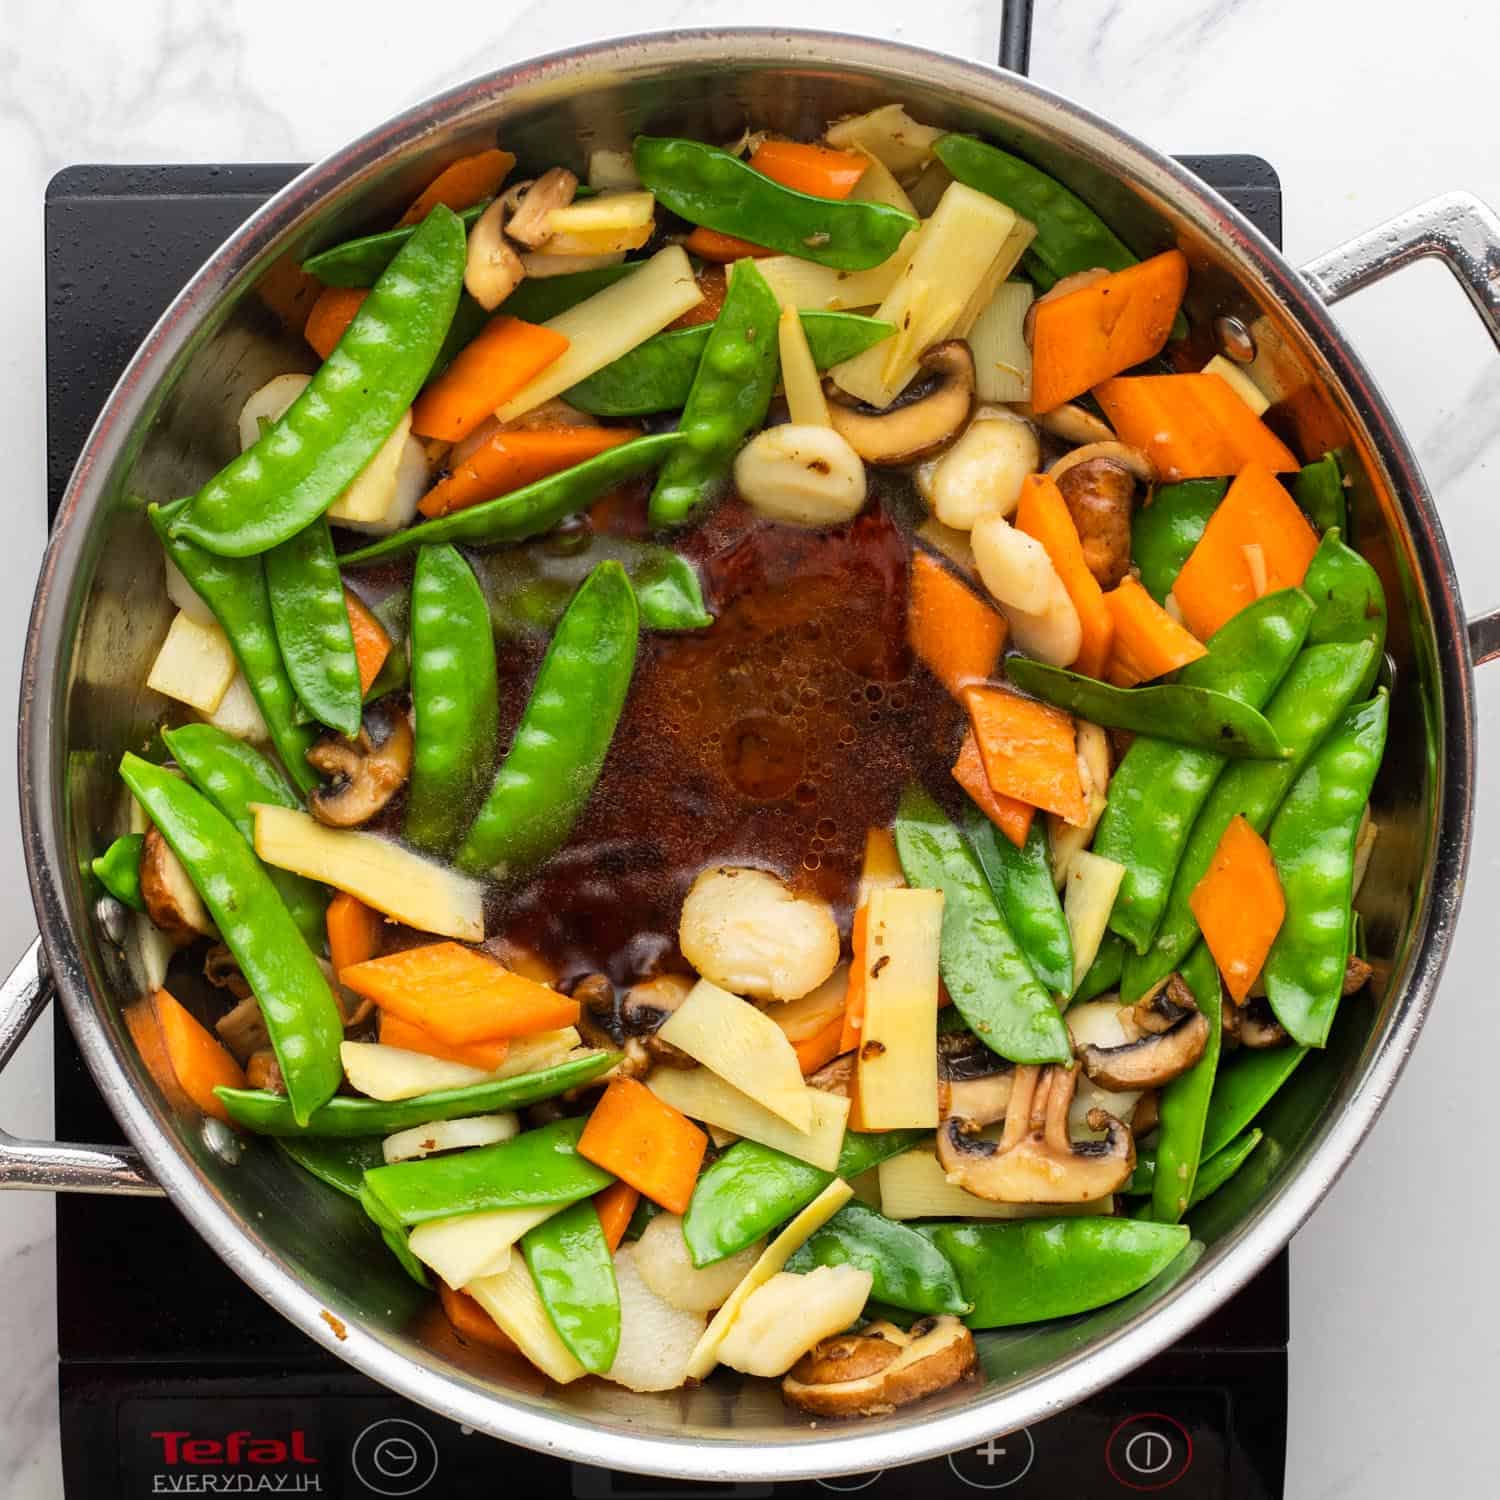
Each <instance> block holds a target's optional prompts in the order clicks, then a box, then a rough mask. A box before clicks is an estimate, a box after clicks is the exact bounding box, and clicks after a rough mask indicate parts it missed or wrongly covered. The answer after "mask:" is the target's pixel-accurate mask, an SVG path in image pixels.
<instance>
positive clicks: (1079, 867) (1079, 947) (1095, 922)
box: [1063, 850, 1125, 990]
mask: <svg viewBox="0 0 1500 1500" xmlns="http://www.w3.org/2000/svg"><path fill="white" fill-rule="evenodd" d="M1124 879H1125V866H1124V865H1122V864H1119V863H1118V862H1116V861H1115V860H1112V859H1105V858H1104V856H1103V855H1101V854H1091V853H1089V852H1088V851H1087V850H1081V851H1080V852H1079V853H1077V854H1075V855H1074V856H1073V860H1072V863H1071V864H1070V865H1069V866H1068V878H1067V881H1066V882H1065V884H1064V887H1063V915H1064V916H1065V917H1066V918H1067V919H1068V936H1069V937H1071V938H1072V940H1073V988H1074V989H1075V990H1076V989H1077V988H1078V985H1079V983H1080V981H1081V980H1082V979H1083V976H1084V975H1085V974H1087V973H1088V971H1089V968H1090V966H1091V965H1092V964H1093V962H1094V959H1095V958H1096V957H1097V956H1098V953H1099V944H1100V943H1101V942H1103V941H1104V929H1105V928H1106V927H1107V926H1108V925H1109V914H1110V912H1111V910H1112V909H1113V908H1114V904H1115V897H1116V896H1117V895H1119V893H1120V883H1121V882H1122V881H1123V880H1124Z"/></svg>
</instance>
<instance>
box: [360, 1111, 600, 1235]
mask: <svg viewBox="0 0 1500 1500" xmlns="http://www.w3.org/2000/svg"><path fill="white" fill-rule="evenodd" d="M587 1123H588V1121H587V1120H581V1119H567V1120H556V1121H554V1122H553V1123H552V1124H551V1125H543V1126H541V1127H539V1128H538V1129H536V1130H527V1131H524V1132H523V1133H522V1134H520V1135H517V1136H513V1137H512V1138H511V1139H510V1140H508V1141H500V1142H498V1143H497V1144H495V1145H493V1146H476V1147H475V1148H474V1149H473V1150H470V1151H455V1152H453V1153H452V1154H451V1155H448V1156H426V1157H422V1158H420V1159H419V1160H416V1161H398V1162H395V1163H393V1164H392V1165H390V1166H388V1167H375V1168H373V1169H372V1170H370V1171H369V1172H366V1173H365V1184H366V1186H367V1187H368V1188H369V1189H370V1191H371V1192H372V1193H373V1194H374V1195H375V1197H376V1198H377V1199H379V1201H380V1202H381V1203H383V1204H384V1205H385V1207H386V1209H387V1210H388V1211H389V1213H390V1214H391V1215H392V1217H393V1218H394V1219H395V1220H396V1221H397V1222H398V1223H400V1224H404V1225H408V1226H410V1225H413V1224H425V1223H427V1222H428V1221H429V1220H431V1219H451V1218H454V1217H456V1216H457V1215H459V1214H477V1213H484V1212H486V1211H487V1210H489V1209H492V1208H532V1207H540V1206H542V1205H544V1204H548V1203H573V1202H576V1201H577V1200H578V1199H579V1198H586V1197H587V1196H588V1195H589V1194H590V1193H597V1192H598V1191H599V1190H600V1189H601V1188H607V1187H608V1186H609V1185H610V1183H612V1182H613V1181H614V1180H615V1179H614V1178H613V1177H612V1176H611V1175H610V1174H609V1173H608V1172H606V1171H605V1170H604V1169H603V1167H596V1166H595V1165H594V1164H593V1162H591V1161H588V1160H586V1159H585V1158H584V1157H582V1156H580V1155H579V1154H578V1150H577V1147H578V1137H579V1136H581V1135H582V1134H583V1128H584V1126H585V1125H586V1124H587Z"/></svg>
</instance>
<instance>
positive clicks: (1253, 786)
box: [1111, 641, 1375, 1001]
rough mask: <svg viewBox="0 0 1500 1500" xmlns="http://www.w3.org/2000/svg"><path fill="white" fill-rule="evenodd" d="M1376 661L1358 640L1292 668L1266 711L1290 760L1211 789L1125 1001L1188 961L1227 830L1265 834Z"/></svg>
mask: <svg viewBox="0 0 1500 1500" xmlns="http://www.w3.org/2000/svg"><path fill="white" fill-rule="evenodd" d="M1374 656H1375V648H1374V647H1373V646H1372V645H1370V643H1369V642H1368V641H1361V642H1359V643H1358V644H1355V645H1329V646H1308V647H1305V648H1304V649H1303V651H1302V652H1301V654H1300V655H1299V656H1298V657H1297V660H1296V661H1295V662H1293V663H1292V668H1291V671H1289V672H1288V673H1287V675H1286V677H1285V678H1284V679H1283V681H1282V683H1281V686H1280V687H1278V688H1277V690H1276V693H1275V696H1274V697H1273V698H1272V699H1271V701H1270V703H1269V704H1267V705H1266V718H1267V719H1269V720H1270V722H1271V724H1272V726H1273V727H1274V728H1275V730H1276V733H1277V735H1278V737H1279V738H1280V740H1281V743H1282V744H1283V745H1285V746H1286V747H1287V749H1288V750H1290V751H1291V757H1290V759H1288V760H1283V761H1247V760H1242V761H1237V762H1236V763H1235V764H1234V765H1232V766H1230V767H1229V769H1228V770H1227V771H1225V773H1224V774H1223V775H1222V776H1221V777H1220V778H1219V780H1218V782H1217V783H1216V784H1215V785H1214V788H1213V790H1212V791H1211V792H1210V793H1209V795H1208V798H1207V800H1206V801H1204V802H1203V807H1202V811H1201V812H1200V813H1199V814H1198V817H1197V820H1196V821H1195V822H1194V823H1193V826H1192V832H1191V833H1190V834H1189V835H1188V837H1187V845H1186V847H1185V848H1184V849H1183V851H1182V858H1181V860H1180V861H1179V862H1178V865H1177V873H1176V875H1175V876H1174V877H1173V878H1172V889H1171V892H1170V893H1169V895H1168V896H1167V903H1166V908H1165V910H1164V911H1163V913H1162V918H1161V921H1160V923H1159V924H1158V925H1157V929H1156V935H1155V937H1153V938H1152V940H1151V946H1150V947H1149V949H1148V950H1147V951H1146V953H1145V954H1144V955H1136V954H1133V953H1130V954H1127V955H1126V957H1125V972H1124V974H1123V975H1122V976H1121V982H1120V998H1121V999H1122V1000H1128V1001H1134V1000H1139V999H1140V998H1141V996H1142V995H1144V994H1145V993H1146V992H1147V991H1148V990H1149V989H1150V988H1151V986H1152V985H1153V984H1155V983H1156V982H1157V981H1158V980H1161V979H1165V978H1166V977H1167V975H1169V974H1170V973H1171V972H1172V970H1173V969H1175V968H1176V967H1177V965H1178V964H1179V963H1180V962H1181V961H1182V960H1183V959H1184V958H1185V957H1186V956H1187V952H1188V949H1190V948H1191V947H1192V946H1193V944H1194V942H1196V941H1197V937H1198V919H1197V918H1196V917H1195V916H1194V915H1193V909H1192V906H1191V905H1190V904H1189V898H1190V897H1191V896H1192V893H1193V890H1194V888H1195V887H1196V886H1197V884H1198V882H1199V881H1200V880H1202V878H1203V876H1204V875H1205V874H1206V873H1207V871H1208V866H1209V863H1210V862H1211V861H1212V859H1213V857H1214V851H1215V850H1216V849H1217V848H1218V847H1219V840H1220V839H1221V838H1223V836H1224V830H1225V829H1226V828H1227V827H1228V826H1229V824H1230V822H1231V821H1232V820H1233V818H1234V817H1235V815H1236V814H1240V815H1243V817H1244V818H1245V820H1246V821H1247V822H1248V823H1249V824H1250V826H1251V827H1252V828H1254V829H1255V831H1256V832H1257V833H1264V832H1265V830H1266V828H1267V826H1268V825H1269V824H1270V821H1271V815H1272V814H1273V813H1274V812H1275V811H1276V809H1277V807H1279V806H1280V804H1281V799H1282V798H1283V797H1284V796H1285V795H1286V792H1287V789H1288V788H1289V787H1290V786H1291V784H1292V783H1293V782H1294V781H1295V780H1296V779H1297V776H1298V774H1299V773H1300V771H1301V770H1302V767H1303V766H1304V765H1305V764H1306V763H1307V758H1308V756H1310V755H1311V754H1312V752H1313V750H1314V749H1316V748H1317V745H1318V742H1319V741H1320V740H1321V739H1322V738H1323V736H1324V735H1325V734H1326V733H1327V732H1328V728H1329V726H1330V725H1331V724H1332V723H1333V722H1334V720H1335V719H1337V718H1338V716H1339V715H1340V714H1341V713H1342V712H1343V711H1344V709H1345V708H1347V707H1348V705H1349V703H1350V702H1351V701H1352V700H1353V698H1354V694H1355V692H1356V690H1357V689H1358V687H1359V685H1360V683H1362V682H1363V681H1364V680H1365V676H1366V673H1367V671H1368V668H1369V664H1370V662H1371V661H1372V660H1373V659H1374ZM1132 748H1133V747H1132ZM1111 786H1113V783H1111ZM1111 795H1113V793H1111Z"/></svg>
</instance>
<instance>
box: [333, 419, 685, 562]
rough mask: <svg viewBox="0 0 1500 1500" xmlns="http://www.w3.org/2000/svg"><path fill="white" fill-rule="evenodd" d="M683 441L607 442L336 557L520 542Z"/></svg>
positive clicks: (662, 436) (666, 437) (378, 557)
mask: <svg viewBox="0 0 1500 1500" xmlns="http://www.w3.org/2000/svg"><path fill="white" fill-rule="evenodd" d="M682 441H683V435H682V434H681V433H680V432H659V433H655V434H653V435H652V436H651V437H643V438H636V439H635V440H634V441H633V442H629V443H621V444H620V445H619V446H618V447H615V448H607V449H606V450H605V451H604V452H603V453H601V454H599V456H598V457H597V458H590V459H587V460H586V461H585V462H583V463H581V464H575V465H574V466H573V467H572V468H571V469H564V470H563V471H562V473H560V474H553V475H552V476H551V477H550V478H548V479H538V480H537V481H536V483H535V484H528V485H524V486H523V487H522V488H521V489H518V490H512V491H511V493H510V494H508V495H501V496H500V498H499V499H498V500H485V501H482V502H481V503H480V504H478V505H470V506H468V507H467V508H466V509H464V510H456V511H454V512H453V513H452V514H451V515H447V516H439V517H438V518H437V519H436V520H434V521H424V522H422V524H421V525H419V526H409V527H408V528H407V529H406V530H405V531H398V532H395V533H393V534H392V535H391V536H387V537H382V538H381V539H380V540H379V541H378V542H371V543H370V545H369V546H368V547H360V548H358V549H357V550H355V551H353V552H345V553H343V554H342V555H341V556H340V558H339V562H340V563H341V564H342V565H343V566H344V567H346V568H352V567H358V566H360V565H361V564H363V563H372V562H383V561H384V560H385V559H386V558H389V557H399V556H400V555H401V554H402V553H404V552H411V551H414V550H415V549H416V548H418V547H426V546H430V545H431V544H433V543H435V542H460V543H463V544H464V545H466V546H470V547H495V546H498V545H499V544H500V543H502V542H524V541H525V540H526V539H527V537H533V536H540V535H541V534H542V533H543V532H544V531H551V530H552V528H553V527H554V526H556V525H557V523H558V522H559V521H561V520H562V518H563V517H564V516H570V515H572V514H573V513H574V512H575V511H580V510H585V509H587V508H588V507H589V506H590V505H592V504H593V502H594V501H595V500H597V499H598V498H599V497H600V495H602V494H604V493H606V492H607V491H609V490H612V489H614V488H615V486H616V485H619V484H623V483H624V482H625V480H627V479H634V478H635V477H636V475H638V474H644V473H645V472H646V470H648V469H654V468H655V467H656V466H657V465H658V464H659V463H661V462H662V461H663V460H664V459H665V458H666V457H667V456H668V455H669V454H670V453H671V452H672V451H673V450H674V449H675V448H677V447H678V446H679V445H680V444H681V443H682Z"/></svg>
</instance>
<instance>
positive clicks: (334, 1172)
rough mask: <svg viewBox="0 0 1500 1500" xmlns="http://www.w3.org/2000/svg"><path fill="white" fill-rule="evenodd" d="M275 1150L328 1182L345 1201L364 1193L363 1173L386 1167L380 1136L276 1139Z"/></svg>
mask: <svg viewBox="0 0 1500 1500" xmlns="http://www.w3.org/2000/svg"><path fill="white" fill-rule="evenodd" d="M276 1147H277V1150H279V1151H280V1152H281V1153H282V1155H284V1156H286V1157H288V1158H289V1159H290V1160H292V1161H294V1162H296V1163H297V1165H298V1166H299V1167H301V1168H302V1170H303V1171H304V1172H311V1173H312V1175H313V1176H314V1177H316V1178H317V1179H318V1181H319V1182H324V1183H327V1184H328V1186H329V1187H331V1188H333V1189H335V1191H337V1192H340V1193H342V1194H343V1195H344V1196H345V1197H346V1198H354V1199H359V1198H360V1196H361V1194H362V1193H363V1191H364V1186H365V1173H366V1172H368V1171H369V1170H370V1169H371V1168H372V1167H380V1166H384V1165H385V1153H384V1152H383V1151H382V1150H381V1145H380V1137H379V1136H378V1135H376V1136H356V1137H355V1138H354V1139H352V1140H339V1139H337V1138H336V1137H324V1136H302V1137H299V1138H297V1139H279V1140H277V1142H276Z"/></svg>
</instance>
